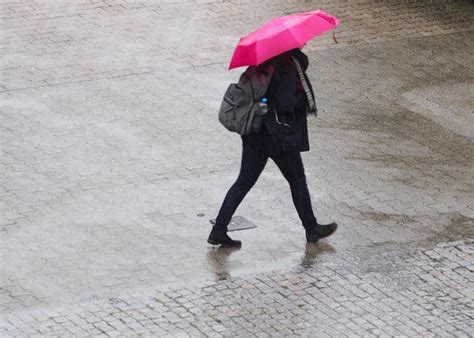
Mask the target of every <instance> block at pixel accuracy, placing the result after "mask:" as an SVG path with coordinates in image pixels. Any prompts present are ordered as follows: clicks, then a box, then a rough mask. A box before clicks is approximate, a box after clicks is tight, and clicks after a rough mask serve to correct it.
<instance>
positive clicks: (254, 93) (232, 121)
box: [219, 65, 273, 135]
mask: <svg viewBox="0 0 474 338" xmlns="http://www.w3.org/2000/svg"><path fill="white" fill-rule="evenodd" d="M272 75H273V66H272V65H268V66H266V67H259V68H257V67H255V66H250V67H248V68H247V70H246V71H245V72H244V73H243V74H242V75H241V76H240V79H239V83H232V84H230V85H229V87H228V88H227V90H226V92H225V95H224V99H223V100H222V104H221V108H220V109H219V121H220V122H221V123H222V124H223V125H224V127H226V128H227V129H228V130H230V131H233V132H236V133H238V134H240V135H247V134H251V133H255V132H258V131H259V129H260V127H261V125H262V122H263V118H264V114H265V112H262V111H261V109H260V105H259V103H260V99H261V97H262V96H263V95H264V94H265V92H266V91H267V89H268V85H269V84H270V80H271V78H272Z"/></svg>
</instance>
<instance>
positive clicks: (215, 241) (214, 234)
mask: <svg viewBox="0 0 474 338" xmlns="http://www.w3.org/2000/svg"><path fill="white" fill-rule="evenodd" d="M207 243H209V244H212V245H219V244H220V245H222V246H241V245H242V242H241V241H234V240H233V239H232V238H230V237H229V236H228V235H227V231H226V230H223V229H220V228H217V227H215V226H214V227H212V231H211V233H210V234H209V238H208V239H207Z"/></svg>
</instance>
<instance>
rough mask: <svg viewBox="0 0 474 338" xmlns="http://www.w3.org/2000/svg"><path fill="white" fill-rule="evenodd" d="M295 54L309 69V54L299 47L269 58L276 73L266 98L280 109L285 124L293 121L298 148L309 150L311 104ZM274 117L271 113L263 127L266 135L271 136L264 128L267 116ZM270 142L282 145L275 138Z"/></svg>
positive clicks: (303, 65)
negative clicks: (309, 103)
mask: <svg viewBox="0 0 474 338" xmlns="http://www.w3.org/2000/svg"><path fill="white" fill-rule="evenodd" d="M292 56H293V57H295V58H296V59H297V60H298V61H299V63H300V65H301V67H302V69H303V70H304V71H306V69H307V68H308V64H309V62H308V57H307V56H306V55H305V54H303V52H301V51H300V50H299V49H295V50H292V51H289V52H287V53H284V54H281V55H279V56H277V57H275V58H273V59H271V60H269V61H267V62H271V63H272V64H273V65H274V72H273V76H272V80H271V82H270V85H269V87H268V90H267V92H266V94H265V97H267V98H268V105H269V108H270V109H273V110H275V111H276V112H277V114H278V117H279V120H280V121H281V122H284V123H290V124H291V125H292V126H293V128H294V129H295V135H294V137H295V138H296V139H295V140H294V143H295V144H296V148H297V150H299V151H308V150H309V140H308V126H307V112H308V103H307V99H306V93H305V91H304V88H303V86H302V85H301V81H300V79H299V77H298V71H297V69H296V66H295V65H294V63H293V60H292V58H291V57H292ZM308 83H309V81H308ZM311 91H312V88H311ZM313 97H314V95H313ZM271 118H274V116H273V115H271V114H268V116H267V117H266V121H265V123H264V128H262V129H263V130H262V132H263V133H264V134H267V135H266V138H268V137H269V135H268V129H269V128H267V127H265V125H268V119H271ZM269 143H270V144H271V145H272V146H274V147H277V148H278V147H279V148H281V145H279V144H275V143H278V142H275V140H274V139H273V140H270V141H269Z"/></svg>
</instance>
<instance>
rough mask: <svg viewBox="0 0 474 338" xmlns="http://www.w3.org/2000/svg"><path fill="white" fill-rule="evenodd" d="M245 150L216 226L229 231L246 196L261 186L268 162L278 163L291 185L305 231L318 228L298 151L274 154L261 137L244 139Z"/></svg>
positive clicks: (292, 194) (255, 135)
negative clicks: (256, 183)
mask: <svg viewBox="0 0 474 338" xmlns="http://www.w3.org/2000/svg"><path fill="white" fill-rule="evenodd" d="M242 146H243V150H242V163H241V167H240V173H239V177H238V178H237V181H236V182H235V183H234V184H233V185H232V187H231V188H230V189H229V191H228V192H227V195H226V197H225V199H224V202H223V203H222V206H221V209H220V211H219V215H218V216H217V219H216V226H217V227H220V228H223V229H225V230H227V226H228V224H229V223H230V221H231V219H232V215H233V214H234V212H235V210H236V209H237V207H238V206H239V204H240V203H241V202H242V200H243V199H244V197H245V195H247V193H248V192H249V190H250V189H251V188H252V187H253V185H254V184H255V182H257V179H258V177H259V176H260V174H261V173H262V171H263V169H264V168H265V165H266V163H267V160H268V158H271V159H272V160H273V161H274V162H275V164H276V165H277V166H278V168H279V169H280V171H281V172H282V174H283V176H284V177H285V178H286V180H287V181H288V183H289V184H290V189H291V196H292V198H293V203H294V205H295V207H296V211H297V212H298V216H299V218H300V219H301V222H302V223H303V227H305V228H307V227H311V226H313V225H315V224H316V218H315V217H314V213H313V208H312V206H311V200H310V196H309V192H308V186H307V184H306V177H305V174H304V167H303V161H302V159H301V154H300V152H299V151H298V150H297V149H294V150H286V151H280V152H278V151H275V150H272V148H271V147H267V146H265V142H264V141H263V140H262V135H260V134H252V135H247V136H243V137H242Z"/></svg>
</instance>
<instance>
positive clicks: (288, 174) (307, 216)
mask: <svg viewBox="0 0 474 338" xmlns="http://www.w3.org/2000/svg"><path fill="white" fill-rule="evenodd" d="M272 159H273V161H274V162H275V163H276V165H277V166H278V168H279V169H280V171H281V173H282V174H283V176H284V177H285V178H286V180H287V181H288V183H289V184H290V189H291V197H292V198H293V203H294V205H295V207H296V211H297V212H298V216H299V218H300V220H301V222H302V223H303V227H304V228H305V229H307V228H309V227H312V226H315V225H316V224H317V222H316V217H315V216H314V213H313V207H312V205H311V198H310V196H309V191H308V185H307V184H306V176H305V173H304V166H303V161H302V159H301V154H300V152H299V151H297V150H289V151H284V152H281V153H279V154H275V155H273V156H272Z"/></svg>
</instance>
